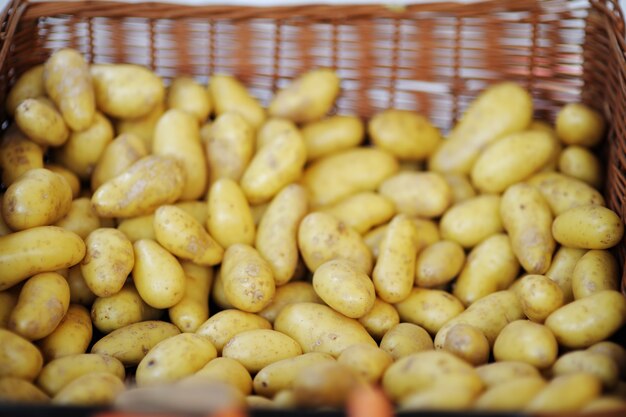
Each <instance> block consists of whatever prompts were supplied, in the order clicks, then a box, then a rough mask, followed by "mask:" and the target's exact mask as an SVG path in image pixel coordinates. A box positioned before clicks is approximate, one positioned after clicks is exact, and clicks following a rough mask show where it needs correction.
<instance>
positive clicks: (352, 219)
mask: <svg viewBox="0 0 626 417" xmlns="http://www.w3.org/2000/svg"><path fill="white" fill-rule="evenodd" d="M320 211H323V212H325V213H328V214H331V215H333V216H335V217H336V218H337V219H339V220H340V221H342V222H344V223H345V224H346V225H348V226H349V227H351V228H353V229H354V230H356V231H357V232H359V233H361V234H363V233H365V232H367V231H368V230H369V229H371V228H372V227H374V226H377V225H379V224H381V223H386V222H387V221H389V220H390V219H391V218H392V217H393V215H394V214H396V209H395V207H394V205H393V203H392V201H391V200H390V199H388V198H387V197H383V196H382V195H380V194H377V193H375V192H372V191H364V192H360V193H357V194H353V195H351V196H349V197H346V198H344V199H343V200H341V201H339V202H337V203H335V204H333V205H330V206H326V207H324V208H323V209H321V210H320Z"/></svg>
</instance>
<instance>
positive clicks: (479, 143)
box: [429, 82, 533, 174]
mask: <svg viewBox="0 0 626 417" xmlns="http://www.w3.org/2000/svg"><path fill="white" fill-rule="evenodd" d="M532 113H533V105H532V98H531V96H530V94H529V93H528V92H527V91H526V90H524V89H523V88H522V87H521V86H519V85H517V84H514V83H511V82H503V83H499V84H495V85H492V86H490V87H489V88H487V89H486V90H484V91H483V92H482V93H480V95H479V96H478V97H477V98H476V99H475V100H474V102H473V103H472V104H471V105H470V106H469V108H468V109H467V110H466V112H465V114H463V116H462V117H461V120H460V121H459V123H457V124H456V126H455V127H454V129H453V130H452V132H450V135H449V136H448V138H447V139H446V140H445V141H443V142H442V145H441V146H440V147H439V148H438V149H437V150H436V151H435V153H434V154H433V155H432V156H431V158H430V160H429V167H430V169H431V170H434V171H438V172H456V173H460V174H468V173H469V172H470V171H471V169H472V165H473V164H474V162H475V161H476V159H477V158H478V155H479V154H480V152H481V151H482V150H483V149H484V148H485V147H486V146H488V145H489V144H491V143H493V142H495V141H497V140H499V139H501V138H503V137H504V136H506V135H508V134H511V133H514V132H519V131H522V130H524V129H525V128H526V127H527V126H528V125H529V124H530V122H531V120H532Z"/></svg>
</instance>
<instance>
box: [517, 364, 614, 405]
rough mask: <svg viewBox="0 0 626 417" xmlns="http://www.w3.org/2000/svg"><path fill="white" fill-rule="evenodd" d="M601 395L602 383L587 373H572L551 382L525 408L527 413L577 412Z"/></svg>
mask: <svg viewBox="0 0 626 417" xmlns="http://www.w3.org/2000/svg"><path fill="white" fill-rule="evenodd" d="M601 393H602V383H601V382H600V380H599V379H598V378H596V377H595V376H593V375H590V374H588V373H582V372H580V373H573V374H569V375H563V376H559V377H556V378H554V379H553V380H551V381H550V382H549V383H548V385H546V386H545V387H544V388H543V389H542V390H541V391H539V393H538V394H537V395H535V397H534V398H533V399H532V400H531V401H530V403H528V404H527V405H526V407H525V411H528V412H536V413H538V412H573V411H578V410H580V409H581V408H582V407H584V406H585V405H587V404H589V403H590V402H591V401H592V400H593V399H595V398H596V397H598V396H600V394H601Z"/></svg>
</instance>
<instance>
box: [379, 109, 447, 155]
mask: <svg viewBox="0 0 626 417" xmlns="http://www.w3.org/2000/svg"><path fill="white" fill-rule="evenodd" d="M367 131H368V133H369V136H370V137H371V138H372V143H373V144H374V146H377V147H379V148H381V149H384V150H386V151H387V152H389V153H391V154H393V155H394V156H395V157H397V158H398V159H401V160H409V161H415V160H422V159H425V158H428V157H429V156H430V155H432V153H433V152H434V151H435V150H436V149H437V148H438V147H439V144H440V143H441V134H440V133H439V130H438V129H437V128H436V127H435V126H433V125H432V124H431V123H430V121H429V120H428V119H427V118H426V117H424V116H422V115H421V114H417V113H414V112H410V111H406V110H394V109H390V110H385V111H383V112H380V113H378V114H376V115H375V116H374V117H372V119H371V120H370V121H369V123H368V125H367Z"/></svg>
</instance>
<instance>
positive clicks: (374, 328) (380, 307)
mask: <svg viewBox="0 0 626 417" xmlns="http://www.w3.org/2000/svg"><path fill="white" fill-rule="evenodd" d="M359 323H361V324H362V325H363V327H365V330H367V332H368V333H369V334H370V335H371V336H372V337H373V338H374V339H376V340H380V339H382V338H383V336H384V335H385V334H386V333H387V332H388V331H389V330H390V329H391V328H392V327H394V326H395V325H397V324H398V323H400V316H399V315H398V312H397V311H396V309H395V308H394V307H393V306H392V305H391V304H389V303H386V302H384V301H383V300H381V299H380V298H376V299H375V300H374V306H373V307H372V309H371V310H370V311H369V312H368V313H367V314H366V315H364V316H362V317H361V318H359Z"/></svg>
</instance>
